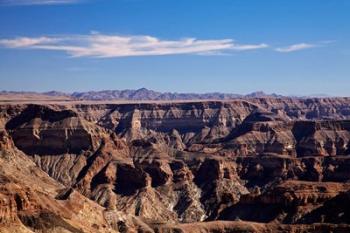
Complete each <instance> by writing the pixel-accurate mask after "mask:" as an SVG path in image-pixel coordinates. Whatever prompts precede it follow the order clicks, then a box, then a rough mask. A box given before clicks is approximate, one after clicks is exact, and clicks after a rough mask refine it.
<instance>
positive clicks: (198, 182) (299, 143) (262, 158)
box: [0, 97, 350, 233]
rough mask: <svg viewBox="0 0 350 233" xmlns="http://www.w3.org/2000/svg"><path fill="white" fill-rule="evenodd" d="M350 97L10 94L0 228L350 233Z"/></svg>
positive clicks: (2, 115) (1, 122) (2, 122)
mask: <svg viewBox="0 0 350 233" xmlns="http://www.w3.org/2000/svg"><path fill="white" fill-rule="evenodd" d="M349 181H350V98H304V99H298V98H287V97H281V98H268V97H264V98H249V99H233V100H227V101H214V100H213V101H186V102H162V103H156V102H152V103H147V102H143V103H119V104H116V103H114V104H113V103H86V102H83V101H82V102H78V103H77V102H70V101H62V102H59V103H56V102H55V103H45V104H43V103H32V104H26V103H15V102H11V103H2V104H1V105H0V232H4V233H7V232H8V233H10V232H18V233H22V232H23V233H24V232H26V233H27V232H28V233H29V232H48V233H51V232H52V233H59V232H63V233H85V232H86V233H90V232H91V233H92V232H102V233H104V232H106V233H107V232H110V233H113V232H130V233H131V232H140V233H141V232H145V233H146V232H149V233H151V232H154V233H163V232H164V233H171V232H174V233H178V232H198V233H199V232H201V233H202V232H213V233H214V232H215V233H221V232H227V233H228V232H230V233H231V232H350V182H349Z"/></svg>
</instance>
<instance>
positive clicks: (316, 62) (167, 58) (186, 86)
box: [0, 0, 350, 96]
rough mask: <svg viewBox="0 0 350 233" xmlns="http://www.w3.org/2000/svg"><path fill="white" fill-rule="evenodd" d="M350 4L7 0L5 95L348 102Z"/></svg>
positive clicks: (2, 45)
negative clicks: (191, 95) (140, 94)
mask: <svg viewBox="0 0 350 233" xmlns="http://www.w3.org/2000/svg"><path fill="white" fill-rule="evenodd" d="M349 12H350V1H348V0H337V1H333V0H307V1H305V0H293V1H287V0H266V1H261V0H218V1H213V0H201V1H197V0H176V1H175V0H85V1H79V0H0V82H1V86H0V89H3V90H17V91H18V90H24V91H49V90H58V91H67V92H72V91H87V90H104V89H137V88H141V87H146V88H149V89H154V90H158V91H173V92H214V91H220V92H230V93H249V92H252V91H258V90H262V91H265V92H268V93H272V92H276V93H280V94H288V95H309V94H318V93H325V94H329V95H337V96H340V95H342V96H349V95H350V92H349V88H350V77H349V76H350V26H349V25H350V14H349Z"/></svg>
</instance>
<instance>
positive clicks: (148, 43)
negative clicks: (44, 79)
mask: <svg viewBox="0 0 350 233" xmlns="http://www.w3.org/2000/svg"><path fill="white" fill-rule="evenodd" d="M0 46H2V47H6V48H18V49H21V48H22V49H24V48H27V49H42V50H54V51H63V52H65V53H67V54H69V55H71V56H73V57H97V58H108V57H128V56H157V55H175V54H204V53H207V54H213V55H214V54H215V53H220V52H225V53H227V52H229V51H247V50H256V49H263V48H267V47H268V45H267V44H264V43H260V44H238V43H236V42H235V41H234V40H232V39H219V40H199V39H196V38H186V39H179V40H162V39H158V38H156V37H152V36H120V35H104V34H99V33H91V34H88V35H70V36H55V37H52V36H43V37H20V38H12V39H0Z"/></svg>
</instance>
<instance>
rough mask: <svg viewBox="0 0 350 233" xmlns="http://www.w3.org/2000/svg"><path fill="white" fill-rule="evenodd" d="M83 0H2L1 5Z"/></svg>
mask: <svg viewBox="0 0 350 233" xmlns="http://www.w3.org/2000/svg"><path fill="white" fill-rule="evenodd" d="M78 2H81V0H0V5H6V6H29V5H58V4H72V3H78Z"/></svg>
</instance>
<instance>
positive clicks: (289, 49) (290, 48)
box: [275, 43, 318, 53]
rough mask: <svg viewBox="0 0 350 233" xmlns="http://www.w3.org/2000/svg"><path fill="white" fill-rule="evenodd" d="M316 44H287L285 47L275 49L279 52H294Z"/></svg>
mask: <svg viewBox="0 0 350 233" xmlns="http://www.w3.org/2000/svg"><path fill="white" fill-rule="evenodd" d="M317 46H318V45H316V44H308V43H300V44H293V45H289V46H287V47H282V48H276V49H275V50H276V51H277V52H281V53H290V52H295V51H299V50H304V49H310V48H314V47H317Z"/></svg>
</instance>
